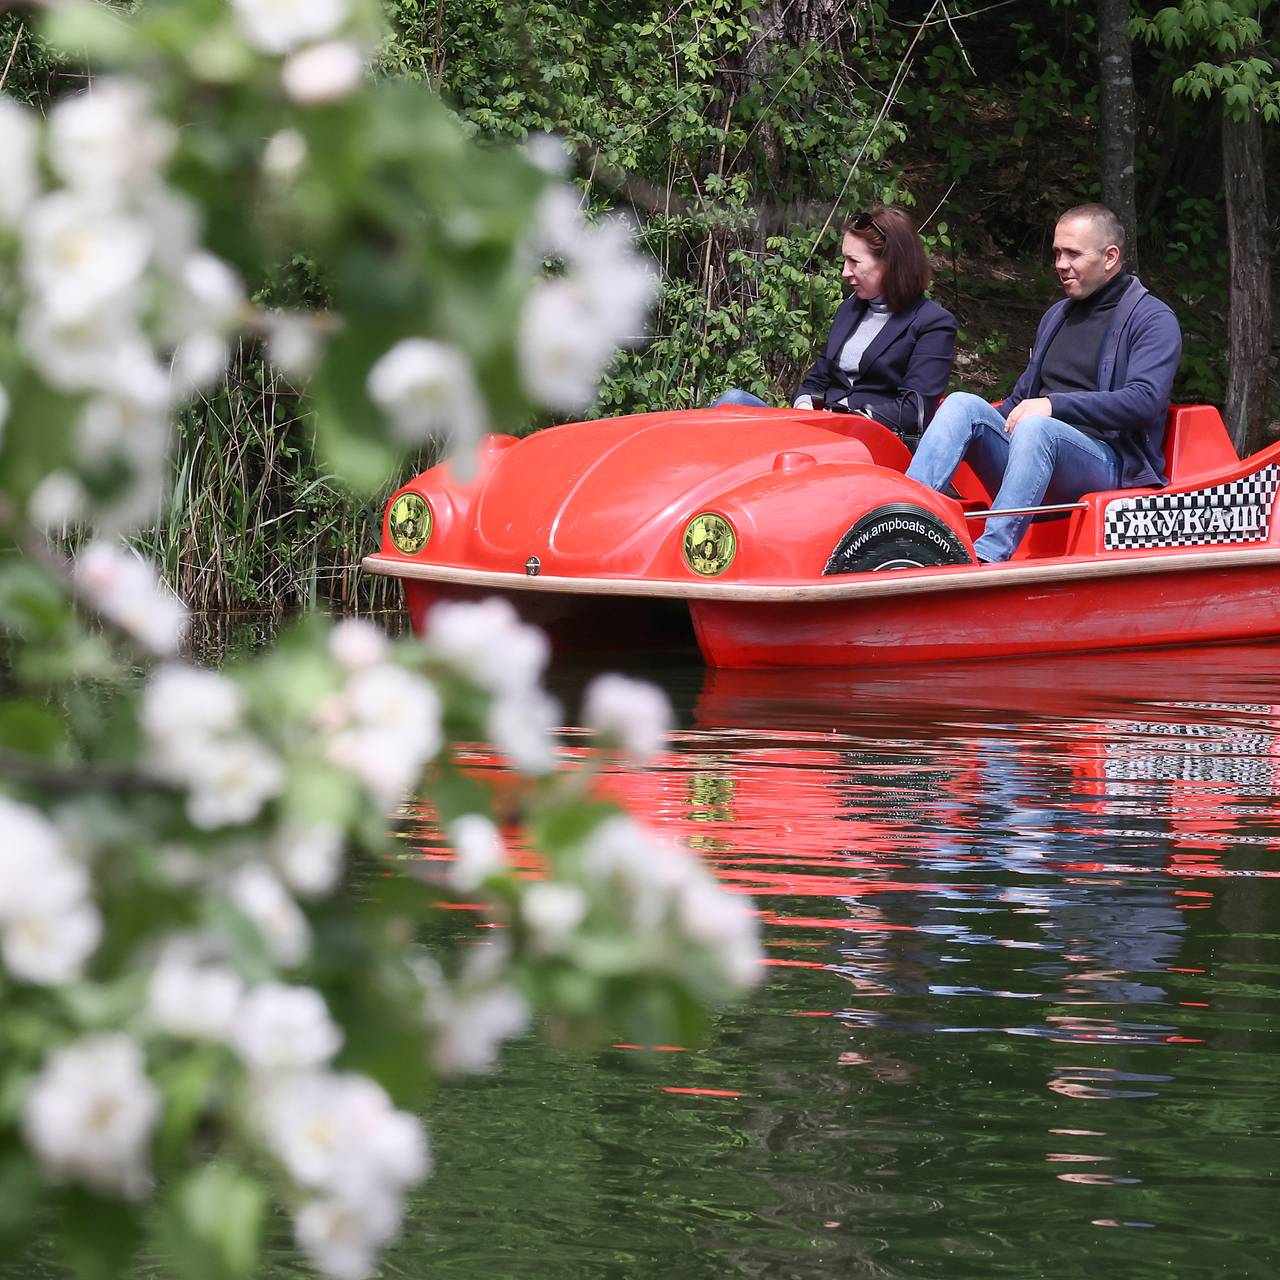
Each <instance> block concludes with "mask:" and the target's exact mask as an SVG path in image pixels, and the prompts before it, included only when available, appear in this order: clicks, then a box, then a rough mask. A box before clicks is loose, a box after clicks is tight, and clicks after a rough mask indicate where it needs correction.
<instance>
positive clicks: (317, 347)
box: [266, 311, 323, 378]
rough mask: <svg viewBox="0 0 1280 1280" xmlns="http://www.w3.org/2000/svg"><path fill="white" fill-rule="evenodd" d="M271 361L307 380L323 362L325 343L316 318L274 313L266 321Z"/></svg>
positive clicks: (289, 313) (294, 375)
mask: <svg viewBox="0 0 1280 1280" xmlns="http://www.w3.org/2000/svg"><path fill="white" fill-rule="evenodd" d="M266 326H267V358H268V359H269V360H270V361H271V363H272V364H273V365H274V366H275V367H276V368H277V369H279V370H280V372H281V373H283V374H285V375H287V376H288V377H290V378H307V377H310V375H311V372H312V370H313V369H315V367H316V365H317V364H318V363H319V361H320V355H321V352H322V351H323V344H322V343H321V341H320V329H319V326H318V324H317V323H316V321H315V319H314V317H311V316H307V315H303V314H301V313H299V312H294V311H272V312H270V313H269V314H268V315H267V318H266Z"/></svg>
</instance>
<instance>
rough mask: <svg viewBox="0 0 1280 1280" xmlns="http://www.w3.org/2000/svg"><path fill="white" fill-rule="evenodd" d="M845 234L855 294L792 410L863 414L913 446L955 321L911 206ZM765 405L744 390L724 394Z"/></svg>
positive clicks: (846, 272)
mask: <svg viewBox="0 0 1280 1280" xmlns="http://www.w3.org/2000/svg"><path fill="white" fill-rule="evenodd" d="M842 233H843V234H842V241H841V249H842V251H843V254H844V267H843V269H842V271H841V273H840V274H841V275H842V276H843V277H844V281H845V283H846V284H847V285H848V287H849V289H850V290H851V294H850V296H849V297H848V298H846V299H845V301H844V302H842V303H841V304H840V308H839V310H837V312H836V315H835V319H834V320H833V321H832V324H831V333H830V335H829V336H828V338H827V344H826V347H825V348H824V349H823V352H822V354H821V355H820V356H819V357H818V359H817V361H816V362H815V363H814V366H813V368H812V369H810V370H809V372H808V374H807V375H806V376H805V379H804V381H803V382H802V383H801V384H800V390H799V391H798V392H797V394H796V398H795V402H794V406H793V407H794V408H797V409H813V408H823V407H825V408H827V409H833V410H835V411H836V412H838V413H861V414H864V415H865V416H867V417H869V418H875V419H876V420H877V421H878V422H882V423H884V425H885V426H887V427H889V428H890V429H891V430H893V431H896V432H897V433H898V435H900V436H901V437H902V438H903V439H904V440H905V441H906V442H907V443H908V444H909V445H911V446H912V447H914V446H915V443H916V441H917V440H919V438H920V434H921V432H923V431H924V429H925V427H926V426H928V425H929V420H930V419H931V418H932V417H933V411H934V410H935V409H936V408H937V406H938V397H939V396H941V395H942V393H943V391H944V390H945V389H946V385H947V379H948V378H949V377H950V375H951V362H952V360H953V359H954V357H955V349H956V318H955V316H953V315H952V314H951V312H950V311H948V310H946V308H945V307H940V306H939V305H938V304H937V303H936V302H933V301H931V300H930V299H929V298H926V297H925V296H924V291H925V290H926V289H927V288H928V287H929V281H930V279H931V278H932V273H931V272H930V270H929V263H928V261H927V259H926V258H925V256H924V246H923V245H922V244H921V243H920V237H919V235H918V234H917V233H916V229H915V226H914V225H913V224H912V222H911V219H910V218H909V217H908V216H907V214H906V213H905V212H904V211H903V210H901V209H898V208H895V207H893V206H892V205H877V206H876V207H875V208H873V209H872V210H871V211H870V212H869V213H861V214H858V215H857V217H855V218H851V219H850V220H849V221H848V222H846V223H845V224H844V227H843V228H842ZM764 403H765V402H764V401H763V400H761V399H760V398H759V397H757V396H753V395H751V394H750V393H748V392H746V391H739V390H737V389H736V388H735V389H734V390H732V391H730V392H728V393H727V394H726V395H723V396H721V397H720V399H719V400H717V401H716V404H743V405H763V404H764Z"/></svg>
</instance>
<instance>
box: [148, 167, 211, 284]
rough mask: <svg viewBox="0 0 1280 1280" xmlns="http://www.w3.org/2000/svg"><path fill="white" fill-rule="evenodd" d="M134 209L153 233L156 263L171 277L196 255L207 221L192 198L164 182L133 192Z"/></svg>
mask: <svg viewBox="0 0 1280 1280" xmlns="http://www.w3.org/2000/svg"><path fill="white" fill-rule="evenodd" d="M130 207H131V208H132V209H133V212H134V214H135V215H136V216H137V217H139V218H141V219H142V221H143V222H145V223H146V224H147V227H148V228H149V229H150V231H151V243H152V260H153V262H154V263H155V265H156V266H158V267H159V268H160V269H161V270H162V271H164V272H165V273H166V274H167V275H169V276H171V277H176V276H178V275H179V274H181V272H182V268H183V265H184V264H185V263H186V262H187V260H188V259H189V258H190V257H191V255H192V254H193V253H196V252H197V250H198V246H199V243H200V228H201V224H202V222H203V218H202V216H201V213H200V207H199V206H198V205H197V204H196V203H195V201H194V200H192V199H191V197H190V196H186V195H183V194H182V193H181V192H180V191H175V190H174V189H173V188H172V187H167V186H165V185H164V184H163V183H159V182H157V183H153V184H151V185H149V186H144V187H142V188H141V189H139V190H135V191H133V192H131V200H130Z"/></svg>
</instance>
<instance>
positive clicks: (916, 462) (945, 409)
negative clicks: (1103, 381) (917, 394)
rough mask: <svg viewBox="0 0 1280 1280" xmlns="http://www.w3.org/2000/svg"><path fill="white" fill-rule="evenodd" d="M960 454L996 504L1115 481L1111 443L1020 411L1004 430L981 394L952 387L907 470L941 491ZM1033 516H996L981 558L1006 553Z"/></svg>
mask: <svg viewBox="0 0 1280 1280" xmlns="http://www.w3.org/2000/svg"><path fill="white" fill-rule="evenodd" d="M961 462H968V464H969V465H970V466H971V467H972V468H973V470H974V472H975V473H976V474H977V477H978V479H979V480H981V481H982V483H983V484H984V485H986V487H987V491H988V492H989V493H994V494H995V497H994V498H993V499H992V501H991V505H992V507H993V508H994V509H996V510H999V509H1001V508H1004V507H1038V506H1040V505H1041V504H1042V503H1045V502H1049V503H1055V502H1074V501H1075V500H1076V499H1077V498H1078V497H1080V495H1081V494H1082V493H1092V492H1094V491H1096V490H1099V489H1116V488H1118V487H1119V485H1120V458H1119V455H1117V453H1116V452H1115V450H1114V449H1112V448H1111V447H1110V445H1106V444H1103V442H1102V441H1101V440H1095V439H1094V438H1093V437H1092V436H1088V435H1085V433H1084V432H1083V431H1080V430H1078V429H1077V428H1076V427H1073V426H1071V425H1070V424H1069V423H1066V422H1060V421H1059V420H1058V419H1057V418H1046V417H1034V418H1023V419H1022V421H1021V422H1019V423H1018V425H1017V427H1016V428H1015V429H1014V430H1013V431H1012V432H1010V431H1008V430H1007V429H1006V426H1005V420H1004V418H1002V417H1001V416H1000V414H999V412H998V411H997V410H995V409H993V408H992V407H991V406H990V405H989V404H988V403H987V402H986V401H985V400H984V399H983V398H982V397H981V396H975V395H970V394H969V393H968V392H964V391H960V392H956V393H955V394H954V395H949V396H948V397H947V398H946V399H945V400H944V401H943V402H942V405H941V407H940V408H939V409H938V412H937V413H936V414H934V418H933V421H932V422H931V423H930V424H929V427H928V430H926V431H925V433H924V436H923V437H922V438H921V440H920V446H919V448H917V449H916V456H915V457H914V458H912V460H911V465H910V466H909V467H908V468H907V475H908V476H910V477H911V479H913V480H919V481H920V483H921V484H926V485H928V486H929V488H930V489H937V490H938V491H939V492H940V493H942V492H945V491H946V488H947V486H948V485H949V484H950V483H951V477H952V476H953V475H955V472H956V468H957V467H958V466H959V465H960V463H961ZM1030 522H1031V517H1030V516H997V517H996V518H995V519H992V520H988V521H987V529H986V532H985V533H984V534H983V535H982V537H980V538H979V539H978V540H977V542H976V543H974V549H975V550H976V551H977V553H978V556H979V558H980V559H982V560H1008V559H1009V557H1010V556H1011V555H1013V552H1014V549H1015V548H1016V547H1017V545H1018V543H1019V542H1020V541H1021V540H1022V535H1023V533H1025V532H1026V528H1027V525H1028V524H1029V523H1030Z"/></svg>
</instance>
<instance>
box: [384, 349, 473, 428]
mask: <svg viewBox="0 0 1280 1280" xmlns="http://www.w3.org/2000/svg"><path fill="white" fill-rule="evenodd" d="M368 387H369V396H370V399H372V400H373V402H374V404H376V405H377V406H378V407H379V408H380V409H381V410H382V411H383V412H384V413H385V414H386V415H387V417H388V418H389V419H390V421H391V434H392V436H393V437H394V438H395V439H396V440H398V441H399V442H400V443H401V444H406V445H416V444H422V443H424V442H425V441H427V440H429V439H430V438H431V437H432V436H435V435H439V436H441V437H444V438H447V439H450V440H451V441H452V442H453V443H454V444H455V445H456V446H458V447H460V448H468V447H470V446H472V445H474V444H475V443H476V442H478V441H479V439H480V437H481V435H483V434H484V430H485V410H484V402H483V401H482V400H481V398H480V390H479V388H478V387H477V386H476V382H475V378H474V376H473V375H472V372H471V365H470V363H469V362H468V360H467V358H466V356H464V355H463V354H462V352H460V351H459V350H457V348H456V347H451V346H447V345H446V344H445V343H443V342H435V341H433V340H431V339H429V338H404V339H402V340H401V341H400V342H397V343H396V345H395V346H394V347H392V348H391V350H390V351H388V352H387V353H386V354H385V355H383V356H382V357H381V358H380V359H379V360H378V361H377V363H376V364H374V366H373V368H372V369H370V370H369V381H368Z"/></svg>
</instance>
